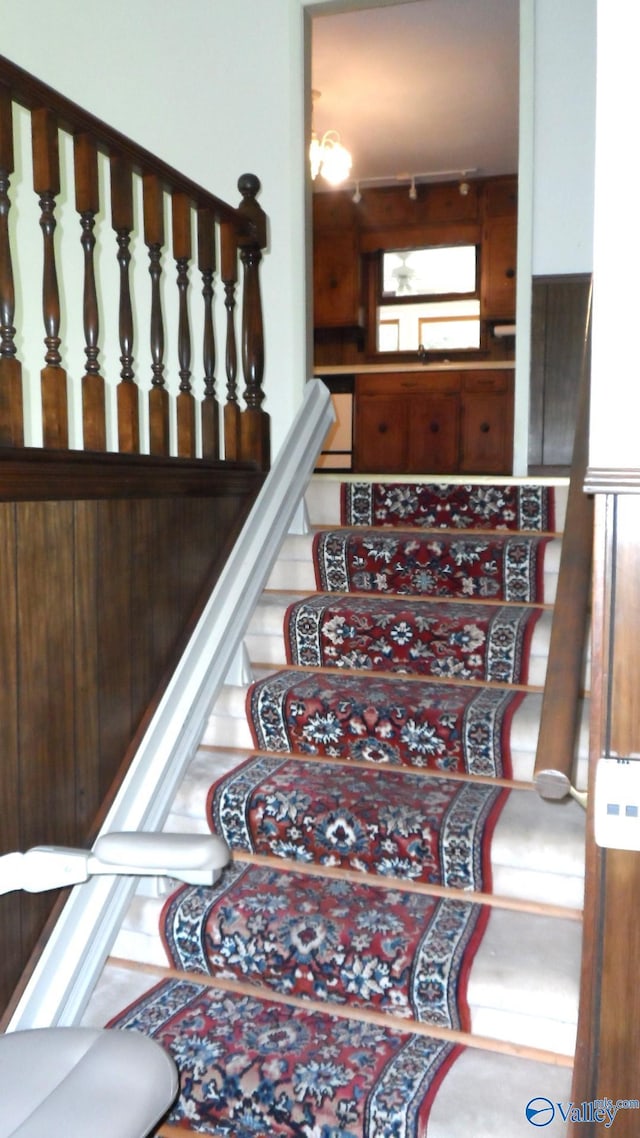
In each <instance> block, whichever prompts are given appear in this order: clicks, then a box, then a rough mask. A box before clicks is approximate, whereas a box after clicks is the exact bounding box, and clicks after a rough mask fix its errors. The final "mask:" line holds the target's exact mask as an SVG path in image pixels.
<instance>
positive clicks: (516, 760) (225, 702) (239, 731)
mask: <svg viewBox="0 0 640 1138" xmlns="http://www.w3.org/2000/svg"><path fill="white" fill-rule="evenodd" d="M270 672H271V669H269V670H268V672H267V673H266V674H269V673H270ZM248 690H249V689H248V686H247V687H241V686H233V687H232V686H231V685H226V686H225V687H224V688H223V689H222V692H221V694H220V697H219V699H218V701H217V702H216V705H215V706H214V708H213V711H212V714H211V716H210V718H209V721H208V724H207V727H206V728H205V732H204V735H203V739H202V742H203V743H205V744H207V745H210V746H216V745H223V746H224V745H225V743H226V744H227V745H229V746H233V747H242V748H245V749H250V748H252V747H253V745H254V744H253V737H252V734H251V730H250V727H249V723H248V721H247V718H246V713H245V707H246V699H247V692H248ZM541 708H542V695H541V694H539V693H537V692H527V693H526V694H525V696H524V699H523V700H522V703H521V704H520V706H519V707H518V708H517V709H516V711H515V713H514V715H513V718H512V721H511V731H510V747H511V766H512V772H513V773H512V777H513V778H514V779H515V780H516V781H524V782H530V781H531V780H532V778H533V768H534V763H535V752H536V744H537V739H538V726H539V722H540V712H541ZM227 732H228V733H229V734H225V733H227ZM577 752H578V758H577V762H576V770H575V781H574V785H575V786H576V787H577V788H578V789H584V788H586V785H587V765H588V756H589V706H588V701H587V700H583V701H582V706H581V717H580V727H579V739H578V748H577Z"/></svg>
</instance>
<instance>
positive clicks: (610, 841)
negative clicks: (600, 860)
mask: <svg viewBox="0 0 640 1138" xmlns="http://www.w3.org/2000/svg"><path fill="white" fill-rule="evenodd" d="M594 826H595V839H596V842H597V844H598V845H599V846H604V847H606V848H608V849H613V850H640V759H598V763H597V766H596V785H595V810H594Z"/></svg>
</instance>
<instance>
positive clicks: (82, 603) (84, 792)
mask: <svg viewBox="0 0 640 1138" xmlns="http://www.w3.org/2000/svg"><path fill="white" fill-rule="evenodd" d="M96 562H97V525H96V506H95V503H93V502H77V503H76V506H75V541H74V590H75V605H74V617H75V620H74V660H75V677H74V685H75V692H76V714H75V755H76V827H77V832H78V833H81V834H85V833H88V831H89V828H90V826H91V822H92V819H93V816H94V814H95V811H96V802H100V800H101V797H102V794H103V793H104V788H103V787H102V785H101V781H100V770H99V766H98V763H96V756H98V755H100V682H99V681H100V669H99V660H100V655H101V653H100V642H99V636H98V626H97V620H96V616H97V612H98V591H97V585H98V582H97V574H96V568H97V566H96Z"/></svg>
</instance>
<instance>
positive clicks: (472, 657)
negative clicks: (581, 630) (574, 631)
mask: <svg viewBox="0 0 640 1138" xmlns="http://www.w3.org/2000/svg"><path fill="white" fill-rule="evenodd" d="M539 616H540V610H539V609H535V608H531V607H529V608H527V607H524V606H519V605H509V606H503V605H488V604H485V605H480V604H474V603H466V604H455V603H453V604H451V603H448V602H446V601H438V602H433V601H431V602H430V601H422V600H413V599H412V600H411V601H402V600H400V599H399V598H390V597H379V598H377V597H344V598H340V597H335V596H332V595H331V594H328V595H327V594H324V595H323V594H321V595H319V596H317V597H309V598H308V599H306V600H304V601H297V602H296V603H295V604H293V605H291V606H290V607H289V609H288V610H287V613H286V616H285V643H286V649H287V660H288V662H289V663H290V664H302V665H304V666H306V667H311V668H323V667H324V668H326V667H338V668H371V669H373V670H374V671H384V672H411V673H413V674H415V675H422V676H440V677H450V678H451V679H460V680H481V681H485V682H489V681H495V682H497V683H526V680H527V668H528V661H529V646H530V642H531V636H532V633H533V629H534V626H535V624H536V621H537V620H538V617H539Z"/></svg>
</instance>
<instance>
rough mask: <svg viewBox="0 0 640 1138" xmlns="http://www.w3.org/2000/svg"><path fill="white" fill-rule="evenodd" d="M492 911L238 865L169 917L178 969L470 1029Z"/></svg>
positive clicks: (183, 896) (173, 907) (194, 891)
mask: <svg viewBox="0 0 640 1138" xmlns="http://www.w3.org/2000/svg"><path fill="white" fill-rule="evenodd" d="M487 919H488V910H487V908H486V906H482V905H478V904H474V903H472V902H469V901H467V900H462V899H460V900H458V899H457V898H456V899H452V898H451V897H430V896H427V895H425V894H421V893H411V892H400V891H399V890H394V889H393V888H392V887H390V888H377V887H373V886H371V885H368V884H366V883H362V884H357V883H353V882H346V881H344V880H342V879H340V878H338V879H336V878H329V879H328V880H325V881H323V882H322V886H321V888H319V882H318V880H317V878H315V877H313V876H306V875H304V874H296V873H290V872H287V871H285V870H281V869H279V868H278V869H271V868H267V867H263V866H253V865H251V866H243V865H242V863H240V862H238V863H235V864H234V865H233V866H231V867H230V869H229V870H228V871H227V873H226V874H224V876H223V878H222V880H221V882H220V883H219V885H218V886H216V887H214V888H213V889H204V888H197V887H187V888H185V889H183V890H181V891H180V892H179V893H178V894H177V895H175V896H174V897H173V898H172V899H171V900H170V902H169V903H168V905H167V907H166V911H165V914H164V937H165V944H166V947H167V950H168V953H169V957H170V959H171V961H172V963H173V964H174V965H175V967H177V968H180V969H182V970H183V971H185V972H202V973H204V974H205V975H208V974H210V975H213V976H218V977H220V976H222V977H224V978H226V979H230V980H240V981H245V980H246V981H249V982H250V983H253V984H258V985H260V986H263V987H267V988H269V989H270V990H271V991H273V992H275V993H278V994H281V995H290V994H292V993H293V994H295V995H296V996H297V997H308V998H310V999H314V1000H320V1001H322V1002H323V1003H324V1002H326V1001H328V1000H330V1001H331V1002H332V1004H349V1005H350V1006H351V1007H354V1008H370V1009H371V1010H374V1011H383V1012H387V1013H391V1014H393V1015H395V1016H400V1017H402V1018H412V1019H415V1020H416V1021H418V1022H421V1023H430V1024H437V1025H438V1026H439V1027H449V1028H455V1029H462V1030H464V1031H468V1030H469V1029H470V1026H471V1022H470V1016H469V1008H468V1005H467V1002H466V978H467V975H468V972H469V968H470V967H471V963H472V960H473V956H474V953H475V950H476V948H477V947H478V944H479V942H480V939H481V937H482V933H483V931H484V928H485V926H486V922H487Z"/></svg>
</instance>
